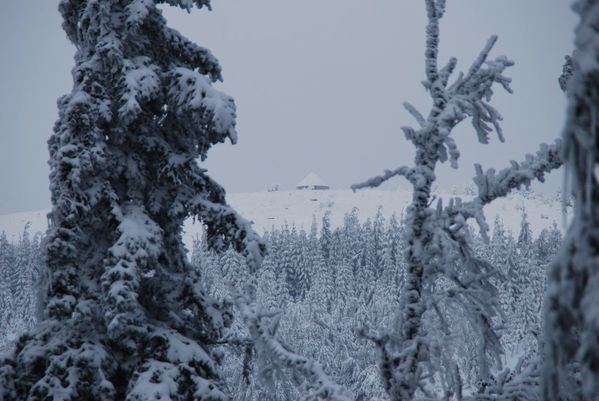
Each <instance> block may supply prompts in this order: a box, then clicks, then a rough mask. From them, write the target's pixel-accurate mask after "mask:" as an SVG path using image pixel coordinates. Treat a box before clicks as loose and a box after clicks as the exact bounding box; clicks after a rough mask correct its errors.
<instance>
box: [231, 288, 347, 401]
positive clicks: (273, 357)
mask: <svg viewBox="0 0 599 401" xmlns="http://www.w3.org/2000/svg"><path fill="white" fill-rule="evenodd" d="M235 302H236V305H237V307H238V308H239V310H240V311H241V315H242V317H243V319H244V321H245V323H246V325H247V326H248V329H249V332H250V335H251V337H252V338H253V340H254V345H255V347H256V349H257V351H258V352H259V353H262V354H263V355H262V357H265V358H267V359H268V361H269V362H270V363H272V364H274V365H275V367H276V368H278V369H283V368H286V369H289V370H290V371H292V372H294V373H295V374H297V375H299V377H301V378H302V379H303V382H302V383H301V386H302V387H303V390H304V391H305V392H306V395H305V396H304V397H303V398H302V400H304V401H317V400H325V401H352V400H353V398H352V397H350V396H349V395H348V393H347V391H346V390H345V389H343V388H342V387H341V386H340V385H338V384H336V383H335V382H333V381H332V380H331V379H330V378H329V377H328V376H327V375H326V374H325V373H324V371H323V369H322V366H320V364H319V363H318V362H316V361H313V360H310V359H308V358H306V357H303V356H301V355H299V354H297V353H295V352H293V351H291V350H289V349H288V348H287V347H285V346H284V345H283V344H282V343H281V342H280V341H279V340H278V339H277V338H276V328H277V325H278V315H277V314H273V313H268V312H266V311H264V310H263V309H262V307H261V306H259V305H256V304H255V303H254V302H252V301H251V299H250V297H248V296H247V295H241V294H238V295H237V296H236V298H235Z"/></svg>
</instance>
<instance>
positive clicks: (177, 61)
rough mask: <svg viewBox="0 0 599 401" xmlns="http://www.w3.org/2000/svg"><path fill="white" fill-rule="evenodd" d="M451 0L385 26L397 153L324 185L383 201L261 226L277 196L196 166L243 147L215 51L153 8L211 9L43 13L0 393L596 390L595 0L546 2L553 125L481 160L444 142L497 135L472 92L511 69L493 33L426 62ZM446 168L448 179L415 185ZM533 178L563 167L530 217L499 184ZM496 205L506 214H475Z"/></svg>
mask: <svg viewBox="0 0 599 401" xmlns="http://www.w3.org/2000/svg"><path fill="white" fill-rule="evenodd" d="M459 1H461V0H449V1H447V0H418V1H413V4H412V5H411V7H414V8H419V9H421V10H423V11H424V12H425V14H424V15H425V20H424V24H423V25H422V26H420V27H419V29H420V30H419V31H417V32H414V35H413V37H412V38H402V37H398V38H395V40H396V41H397V42H398V43H403V42H402V41H418V42H417V43H418V46H419V49H420V54H421V55H422V59H421V60H417V62H416V60H410V59H405V60H403V61H402V62H403V63H412V62H413V63H414V65H417V66H422V67H423V68H421V70H422V71H419V75H415V76H407V75H406V76H402V77H401V79H402V80H410V81H418V80H422V82H421V83H422V87H421V90H422V91H423V92H424V93H426V96H427V101H428V103H427V104H428V106H426V107H423V106H422V102H414V103H409V102H408V100H410V99H407V98H406V99H403V100H402V101H405V102H404V103H403V104H402V103H401V102H400V104H398V105H393V106H394V107H396V108H397V109H400V108H403V109H404V110H405V112H406V113H407V115H409V116H410V118H411V120H410V121H402V125H401V126H398V127H397V134H398V135H402V136H403V138H404V139H405V141H404V144H403V146H405V147H406V148H409V149H410V151H411V152H413V157H411V158H410V159H406V158H403V157H398V158H397V164H395V165H391V166H387V168H385V169H384V170H383V172H382V173H380V175H376V174H377V172H378V171H377V169H379V167H373V166H370V165H369V164H368V163H363V162H362V161H361V160H356V163H360V171H361V175H360V176H355V177H353V180H352V182H353V183H354V184H353V185H352V186H351V191H352V192H350V191H347V193H346V195H343V193H341V192H340V193H339V194H337V195H335V196H337V197H344V196H345V197H347V198H348V199H349V197H350V194H361V193H365V194H370V195H364V196H370V197H371V198H372V201H370V203H371V204H375V203H376V202H377V198H376V196H378V195H376V194H379V192H372V191H375V190H376V191H379V190H380V191H382V190H383V189H380V188H388V187H386V186H389V185H394V183H397V182H401V186H400V189H398V191H403V192H402V193H403V194H404V195H405V197H406V199H408V204H407V207H405V208H403V207H402V208H401V211H400V212H399V213H390V212H389V211H388V210H385V209H384V208H383V207H382V206H379V205H378V204H377V206H378V209H376V210H377V211H376V213H370V214H369V213H368V212H365V211H364V210H360V208H358V207H354V208H353V209H351V210H350V211H347V212H344V213H342V214H341V215H342V216H343V217H342V219H339V218H333V214H334V212H335V207H336V205H335V202H333V201H329V203H328V204H325V203H324V201H323V203H321V204H320V206H319V209H318V213H312V214H311V215H304V216H301V218H302V219H303V220H302V221H306V219H311V221H312V223H311V225H308V226H306V225H305V224H299V222H296V221H294V216H296V215H292V214H291V212H289V215H288V216H283V217H284V221H283V220H281V219H279V220H276V219H275V217H272V216H271V215H269V214H268V213H267V214H266V216H269V217H267V219H270V220H268V221H272V225H271V226H270V227H269V228H268V229H265V230H264V229H260V230H259V229H257V225H256V224H255V222H254V220H256V219H257V218H258V217H257V215H258V213H262V214H264V213H265V212H264V211H263V210H266V211H267V212H268V209H269V208H272V209H273V210H274V208H275V202H282V199H283V198H282V197H279V198H276V199H278V200H275V197H274V196H275V195H274V194H276V193H279V192H280V185H279V184H278V183H273V184H268V185H267V191H268V193H269V194H270V193H272V194H273V195H272V197H271V198H264V199H270V200H269V202H270V203H268V204H262V205H260V206H259V207H255V208H254V209H247V210H254V211H255V213H256V215H254V216H252V212H249V213H248V212H245V213H244V215H243V216H242V215H241V214H240V213H238V211H236V210H235V208H234V207H233V206H232V205H231V204H230V199H231V198H230V197H229V196H228V192H226V191H225V188H224V186H223V185H221V184H219V183H218V182H217V180H216V179H215V178H214V177H213V176H212V171H213V170H210V174H209V169H207V168H205V165H204V162H205V160H206V159H207V158H208V159H210V158H211V157H214V156H213V155H214V154H215V152H209V151H210V150H211V148H212V147H213V146H215V145H219V144H221V143H225V142H229V143H230V144H233V145H234V144H236V143H237V142H238V139H240V138H243V140H247V141H248V142H251V140H252V138H251V137H249V136H248V137H246V136H244V135H245V133H244V132H243V130H242V129H241V125H240V124H239V125H238V105H237V104H236V102H235V100H234V97H235V93H231V94H228V93H225V90H224V89H227V92H228V87H226V86H223V85H222V84H221V81H223V73H222V68H221V65H220V63H219V61H218V60H217V58H216V57H215V56H214V55H213V53H212V52H211V51H210V50H208V49H207V48H204V47H202V46H200V45H199V44H196V43H195V42H194V41H192V40H190V39H188V38H187V37H186V36H184V35H183V34H182V33H181V32H180V31H179V30H178V27H177V26H171V24H170V22H171V20H170V19H169V20H168V21H167V18H166V17H165V10H166V9H169V8H178V9H182V10H184V11H186V12H188V13H190V15H191V16H193V15H195V14H196V13H204V12H208V11H210V10H212V7H213V6H214V7H216V3H217V2H218V1H217V0H215V1H213V2H212V3H214V4H211V0H60V1H58V2H57V3H58V4H57V7H58V11H59V13H60V16H61V18H62V29H63V30H64V33H65V34H66V38H67V39H68V41H69V42H70V43H71V44H72V45H73V49H74V66H72V71H71V74H72V89H71V91H70V92H69V93H67V94H66V95H64V96H62V97H60V98H59V99H58V102H57V109H58V110H57V119H56V123H55V125H54V127H48V132H52V133H51V135H50V137H49V139H48V141H47V147H48V152H49V162H48V165H49V189H50V199H51V210H50V211H49V212H48V213H47V225H45V226H44V230H42V231H38V230H37V229H33V228H32V227H33V226H32V224H31V223H28V222H25V223H23V224H21V220H19V223H17V224H16V225H13V226H11V227H9V225H8V224H7V223H5V222H8V221H9V220H10V219H9V218H8V217H7V218H2V216H0V401H153V400H160V401H169V400H170V401H192V400H194V401H295V400H303V401H317V400H321V401H435V400H439V401H441V400H444V401H593V400H596V401H599V124H598V121H599V120H598V116H599V0H575V1H573V2H572V1H570V3H572V4H571V7H570V10H571V11H570V12H571V13H572V14H573V15H574V16H575V17H576V27H575V29H574V31H573V43H572V48H571V49H570V51H569V53H567V54H563V58H562V64H559V65H555V66H548V68H549V70H551V71H556V74H555V78H554V85H555V87H556V88H558V93H559V95H560V96H561V97H562V98H563V102H564V105H565V110H563V112H564V120H563V124H562V126H556V127H554V130H553V131H552V132H553V133H551V134H548V135H549V136H548V137H549V138H550V140H549V141H547V142H549V143H539V144H538V145H537V146H536V147H535V148H531V149H525V148H523V147H522V149H521V152H520V153H517V154H513V155H509V157H510V159H513V161H511V162H510V163H508V164H507V165H505V166H504V167H503V168H492V167H483V164H485V163H486V162H487V160H479V162H478V163H476V164H474V166H469V165H463V164H467V163H463V160H464V156H463V155H464V154H465V153H469V152H470V153H472V152H473V151H472V150H471V149H473V148H471V147H469V145H468V144H467V143H468V142H472V143H475V142H476V143H478V144H480V145H485V147H496V146H498V143H497V142H500V143H501V142H504V141H510V140H516V141H517V139H514V137H516V136H517V135H516V134H515V133H513V132H508V130H504V125H505V122H504V121H503V120H504V118H503V116H502V114H501V110H499V108H500V107H499V106H498V105H497V98H498V97H501V96H504V97H505V96H509V97H515V96H518V95H519V94H518V93H514V91H513V86H514V83H513V82H512V78H511V74H512V71H515V70H516V68H517V65H518V64H516V63H517V62H519V60H515V61H514V60H512V59H511V58H510V57H509V49H507V51H506V53H507V55H501V54H499V53H498V52H497V51H496V48H497V42H498V40H499V38H498V36H495V35H490V36H489V37H488V38H484V37H483V38H480V43H481V47H480V48H478V49H470V50H472V52H473V53H472V54H474V55H475V56H474V57H473V58H472V59H470V60H460V63H459V64H458V60H457V58H455V57H451V55H449V56H450V57H447V56H446V52H445V51H444V50H443V46H444V43H445V42H444V37H445V36H444V35H445V34H446V31H447V30H450V29H452V28H451V27H448V26H447V25H445V24H443V21H444V18H445V17H446V15H447V14H450V13H451V12H452V7H453V6H454V5H456V3H457V2H459ZM369 6H373V5H370V4H368V5H365V7H369ZM314 12H315V13H317V12H318V10H315V11H314ZM506 23H509V22H506ZM541 23H542V22H539V21H534V22H531V24H541ZM257 28H258V27H257ZM224 29H225V27H223V30H224ZM226 29H228V30H231V29H235V26H234V25H229V26H227V27H226ZM461 29H464V30H466V31H467V30H468V26H465V27H461ZM491 33H492V32H489V34H491ZM356 47H359V46H356ZM215 50H216V49H215ZM502 51H503V49H502ZM356 52H359V49H358V50H356ZM272 57H276V54H273V55H272ZM252 62H257V61H255V60H253V61H252ZM258 62H263V63H264V64H265V65H266V64H268V63H269V61H267V60H265V59H264V60H262V59H260V60H259V61H258ZM248 63H249V61H248ZM225 67H226V65H225ZM265 68H266V67H265ZM371 73H372V72H371V71H370V72H364V75H365V76H363V77H357V78H358V79H367V75H368V74H371ZM289 77H290V78H289V79H292V74H290V75H289ZM348 85H352V83H348ZM325 95H326V96H330V97H332V99H331V100H330V101H332V102H334V101H335V100H334V96H335V94H334V93H326V94H325V93H324V92H323V93H320V94H318V95H317V96H325ZM403 95H404V94H403V93H402V96H403ZM541 95H543V94H541ZM358 97H359V96H358ZM363 100H364V99H361V98H360V99H359V101H363ZM367 101H368V102H376V101H377V99H376V98H374V99H368V100H367ZM239 113H241V108H240V109H239ZM240 115H241V114H240ZM305 118H307V119H309V118H310V116H309V113H306V117H305ZM374 118H375V117H373V119H374ZM315 125H317V124H315ZM510 127H511V126H510ZM238 131H239V132H238ZM504 131H505V132H504ZM278 134H279V135H285V130H284V129H281V131H280V132H279V133H278ZM322 135H326V132H324V133H323V134H322ZM1 136H2V134H1V133H0V137H1ZM238 136H239V138H238ZM346 140H347V141H348V142H350V141H351V140H352V139H351V138H349V137H348V138H347V139H346ZM356 142H357V143H359V146H360V147H361V148H362V151H363V152H366V153H367V152H370V153H372V154H377V152H378V151H379V150H380V149H381V148H383V147H385V146H386V144H384V143H380V141H374V140H372V141H371V140H369V137H368V133H364V135H363V137H362V138H360V139H359V140H356ZM0 144H1V143H0ZM336 146H337V147H336V149H337V150H339V152H340V153H342V152H343V151H344V146H346V144H344V143H339V144H338V145H336ZM347 146H349V145H347ZM220 147H222V148H225V149H226V148H227V147H226V146H220ZM497 149H499V148H497ZM501 149H505V148H501ZM500 151H501V150H498V152H500ZM209 153H210V154H209ZM317 155H318V153H317V152H315V153H314V154H313V155H311V156H310V157H313V158H317ZM217 156H218V154H217ZM273 157H274V156H273ZM328 157H329V158H330V159H331V160H330V162H331V163H335V155H334V154H331V155H329V156H328ZM446 167H449V168H450V169H453V170H455V171H461V170H467V172H466V173H464V174H467V175H466V176H465V177H468V178H464V186H467V185H468V183H469V182H472V183H473V185H471V186H470V187H469V190H467V191H463V193H462V192H458V191H454V192H453V193H449V192H443V193H441V191H439V190H438V189H439V188H446V187H447V185H445V184H444V183H443V180H444V179H445V177H446V176H445V175H444V173H443V172H442V171H443V170H442V169H445V168H446ZM472 167H473V168H472ZM231 168H234V169H235V170H236V171H239V174H248V172H250V171H253V170H251V166H247V165H244V164H243V163H241V162H240V163H239V164H235V163H233V165H232V166H231ZM274 168H276V167H274ZM340 168H343V167H340ZM472 171H473V173H472ZM551 174H562V175H563V178H564V179H563V184H562V186H561V187H560V188H559V194H560V195H559V204H560V205H559V206H555V204H551V205H552V207H554V208H555V209H556V210H555V213H554V214H553V215H552V216H546V215H545V214H544V213H545V212H543V214H542V213H541V211H540V210H538V209H537V208H535V207H534V206H531V205H533V203H530V202H528V201H527V195H526V196H525V195H522V194H530V193H531V192H530V188H531V185H535V186H536V185H541V186H542V185H544V183H545V182H546V180H547V177H548V176H550V175H551ZM471 175H474V178H470V177H471ZM1 186H4V184H2V183H0V187H1ZM379 187H380V188H379ZM329 189H330V187H329V185H328V184H327V183H326V182H325V181H324V180H322V179H321V178H320V177H319V176H318V175H316V174H315V173H311V174H309V175H308V176H307V177H306V178H305V179H304V180H302V181H301V182H300V183H299V184H298V185H297V186H296V188H295V191H308V192H302V193H309V194H310V195H309V197H308V198H307V199H309V200H308V201H307V202H309V203H310V204H312V203H314V204H315V205H316V203H315V202H317V201H319V199H323V198H322V195H320V194H322V193H326V192H325V191H328V190H329ZM227 190H228V188H227ZM369 191H370V192H369ZM527 191H528V192H527ZM372 194H375V195H372ZM447 194H450V195H447ZM0 196H2V195H0ZM351 196H353V195H351ZM514 196H517V198H513V197H514ZM510 197H512V198H510ZM508 198H509V199H512V200H510V202H512V204H513V205H516V206H515V207H516V208H517V213H514V212H513V211H510V212H509V213H508V212H507V211H506V212H505V213H499V214H498V215H496V216H489V215H488V211H489V206H491V205H492V204H494V203H495V204H496V203H497V202H500V201H501V200H505V199H508ZM245 199H249V198H245ZM285 199H286V201H287V202H292V201H295V202H300V200H298V199H300V198H298V197H294V195H293V191H291V192H289V194H288V196H286V197H285ZM302 199H303V198H302ZM329 199H332V198H329ZM513 199H516V200H513ZM305 201H306V199H303V200H301V202H305ZM527 202H528V203H527ZM548 204H549V203H548ZM285 205H286V206H284V207H281V209H284V210H289V208H290V207H291V206H288V205H287V204H285ZM510 207H511V206H510ZM244 210H245V209H244ZM305 210H307V209H305ZM311 210H313V209H311ZM396 210H399V208H397V209H396ZM502 210H504V209H502ZM294 213H295V212H294ZM0 214H1V213H0ZM304 214H307V212H306V213H304ZM337 214H338V215H339V214H340V213H337ZM273 216H274V214H273ZM514 216H517V218H516V221H514ZM19 218H21V217H19ZM275 220H276V221H275ZM508 220H509V221H508ZM190 221H191V222H193V224H196V227H198V226H199V227H201V230H200V231H199V232H198V233H197V235H194V240H193V243H192V244H189V243H188V242H186V240H185V238H187V237H185V235H186V232H188V227H189V225H188V224H190V223H189V222H190ZM532 221H534V222H535V223H536V222H538V221H544V223H543V224H544V226H543V227H542V228H539V227H533V224H532V223H531V222H532ZM2 224H5V226H3V225H2ZM15 227H16V230H17V232H16V234H15V232H14V230H15ZM513 227H517V230H514V229H512V228H513ZM11 229H12V230H13V233H12V234H11V233H10V230H11Z"/></svg>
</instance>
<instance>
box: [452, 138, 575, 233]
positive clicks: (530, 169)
mask: <svg viewBox="0 0 599 401" xmlns="http://www.w3.org/2000/svg"><path fill="white" fill-rule="evenodd" d="M562 164H563V157H562V142H561V140H556V141H555V143H554V144H552V145H547V144H545V143H543V144H541V145H540V149H539V150H538V151H537V152H536V153H535V154H534V155H531V154H527V155H526V156H525V160H524V161H522V162H520V163H518V162H515V161H512V162H511V166H510V167H506V168H504V169H502V170H500V171H499V172H496V171H495V169H492V168H490V169H488V170H487V171H486V172H483V170H482V167H481V166H480V164H476V165H475V169H476V176H475V177H474V179H473V180H474V182H475V184H476V186H477V188H478V195H477V196H476V197H475V198H474V199H472V200H470V201H468V202H462V200H461V199H459V198H456V199H452V200H450V202H449V205H448V206H447V207H446V208H445V209H446V210H445V212H446V213H447V216H448V217H449V223H448V224H447V227H449V228H450V230H451V231H452V232H454V233H455V232H457V231H458V230H460V229H461V228H463V227H465V226H466V222H467V220H468V219H475V220H476V222H477V224H478V226H479V228H480V233H481V235H482V237H483V238H484V239H485V240H488V232H489V226H488V224H487V223H486V220H485V217H484V214H483V207H484V206H485V205H488V204H489V203H491V202H493V201H494V200H495V199H497V198H502V197H505V196H507V195H508V194H509V193H510V192H511V191H513V190H514V189H519V188H521V187H522V186H523V185H524V186H529V185H530V184H531V183H532V181H534V180H535V179H536V180H539V181H540V182H544V181H545V174H547V173H550V172H551V171H553V170H555V169H558V168H559V167H561V166H562Z"/></svg>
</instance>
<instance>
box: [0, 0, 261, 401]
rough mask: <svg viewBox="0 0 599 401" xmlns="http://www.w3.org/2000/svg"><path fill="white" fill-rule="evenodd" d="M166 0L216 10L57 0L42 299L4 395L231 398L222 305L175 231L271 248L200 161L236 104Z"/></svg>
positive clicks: (245, 249) (11, 363)
mask: <svg viewBox="0 0 599 401" xmlns="http://www.w3.org/2000/svg"><path fill="white" fill-rule="evenodd" d="M162 3H168V4H170V5H173V6H178V7H181V8H184V9H187V10H189V9H191V8H192V7H194V6H195V7H197V8H202V7H209V6H210V3H209V0H193V1H192V0H125V1H123V0H118V1H117V0H105V1H96V0H62V1H61V2H60V6H59V9H60V12H61V14H62V16H63V19H64V22H63V27H64V29H65V31H66V33H67V36H68V37H69V39H70V40H71V42H73V44H74V45H75V47H76V54H75V61H76V65H75V68H74V69H73V81H74V86H73V91H72V92H71V94H69V95H66V96H64V97H62V98H61V99H60V100H59V102H58V106H59V120H58V122H57V123H56V126H55V128H54V135H53V136H52V137H51V138H50V140H49V142H48V144H49V150H50V167H51V176H50V179H51V185H50V187H51V193H52V203H53V208H52V212H51V214H50V228H49V231H48V235H47V237H48V239H47V244H48V245H47V256H46V266H47V269H48V273H49V281H50V282H49V285H48V289H47V305H46V308H45V315H44V318H43V320H41V321H40V322H39V323H38V325H37V326H36V327H35V328H34V329H33V330H32V331H30V332H29V333H27V334H25V335H23V336H22V337H21V339H20V340H19V342H18V344H17V346H16V349H15V351H14V353H13V355H12V356H11V357H10V358H8V359H6V360H4V361H3V362H2V363H1V365H0V399H1V400H11V401H12V400H14V401H17V400H19V401H20V400H24V399H27V400H32V401H33V400H78V401H81V400H94V401H98V400H124V399H126V400H147V399H169V400H189V399H197V400H221V399H222V400H224V399H227V397H226V396H225V394H224V392H223V389H222V388H220V387H219V379H218V375H217V372H216V368H215V363H214V360H213V358H212V356H211V350H210V345H211V343H213V342H215V341H216V340H217V338H218V337H219V335H220V331H221V330H222V328H223V327H224V326H225V325H226V324H227V321H228V317H229V315H228V313H227V311H226V310H225V309H223V308H222V307H221V305H219V304H218V303H215V302H213V301H212V300H211V299H209V298H208V297H207V296H206V295H205V294H204V292H203V285H202V281H201V277H200V276H199V275H197V273H195V272H194V270H193V269H192V268H191V267H190V265H189V263H188V261H187V258H186V251H185V248H184V246H183V244H182V242H181V227H182V224H183V221H184V220H185V219H186V218H188V217H189V216H195V217H197V218H198V219H200V220H201V221H203V222H204V223H205V224H206V226H207V237H208V243H209V245H210V246H212V247H214V248H217V249H225V248H226V247H228V246H229V245H233V246H234V247H235V248H236V249H237V250H239V251H241V252H242V253H243V254H244V255H245V256H246V258H247V259H248V261H249V264H250V266H251V267H255V266H257V265H258V263H259V262H260V259H261V256H262V254H263V252H264V247H263V245H262V244H261V242H260V241H259V240H258V238H257V237H256V236H255V234H253V232H252V230H251V228H250V226H249V223H248V222H247V221H245V220H244V219H242V218H240V217H239V216H238V215H237V214H236V213H235V212H234V211H233V210H232V209H231V208H230V207H229V206H227V204H226V203H225V194H224V190H223V189H222V188H221V187H220V186H219V185H218V184H217V183H216V182H214V181H213V180H212V179H210V178H209V177H208V176H207V175H206V171H205V170H204V169H202V168H200V167H199V165H198V164H197V162H196V159H197V158H201V159H202V160H203V159H205V158H206V155H207V152H208V150H209V148H210V147H211V146H212V145H214V144H216V143H218V142H224V141H225V140H226V139H227V138H229V139H230V140H231V142H232V143H235V141H236V139H237V134H236V131H235V104H234V102H233V99H232V98H230V97H229V96H227V95H225V94H223V93H221V92H219V91H217V90H216V89H214V88H213V86H212V83H213V82H214V81H216V80H219V79H220V78H221V76H220V66H219V64H218V62H217V60H216V59H215V58H214V57H213V56H212V54H211V53H210V52H209V51H208V50H206V49H204V48H201V47H199V46H197V45H196V44H194V43H192V42H190V41H189V40H187V39H186V38H184V37H183V36H181V35H180V34H179V33H178V32H177V31H175V30H173V29H171V28H169V27H168V26H167V25H166V21H165V19H164V17H163V16H162V14H161V11H160V10H159V9H158V8H157V5H158V4H162Z"/></svg>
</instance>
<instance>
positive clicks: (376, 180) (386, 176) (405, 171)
mask: <svg viewBox="0 0 599 401" xmlns="http://www.w3.org/2000/svg"><path fill="white" fill-rule="evenodd" d="M415 173H416V170H415V169H413V168H409V167H406V166H401V167H398V168H396V169H395V170H385V172H384V173H383V174H382V175H379V176H376V177H372V178H369V179H368V180H366V181H364V182H361V183H358V184H354V185H352V186H351V189H352V190H353V191H357V190H358V189H362V188H376V187H378V186H380V185H381V184H382V183H384V182H385V181H388V180H390V179H391V178H393V177H395V176H397V175H401V176H404V177H406V178H407V179H408V180H411V179H412V178H413V177H414V174H415Z"/></svg>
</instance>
